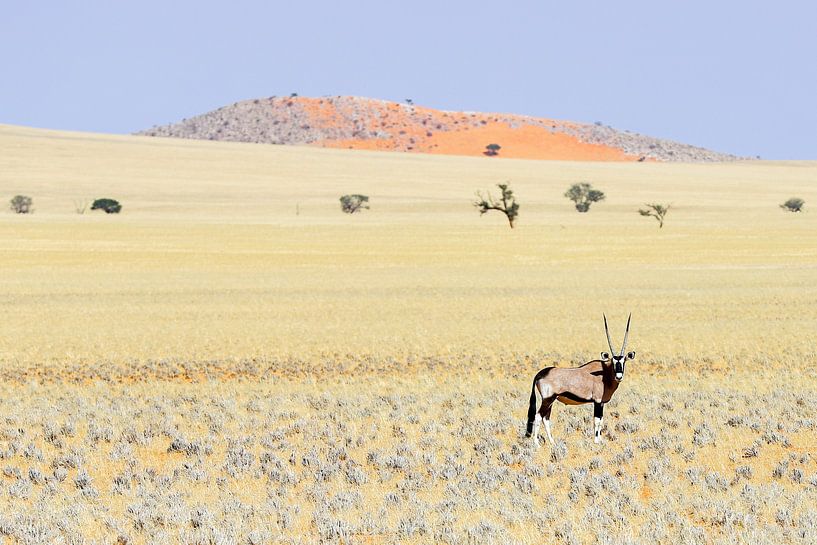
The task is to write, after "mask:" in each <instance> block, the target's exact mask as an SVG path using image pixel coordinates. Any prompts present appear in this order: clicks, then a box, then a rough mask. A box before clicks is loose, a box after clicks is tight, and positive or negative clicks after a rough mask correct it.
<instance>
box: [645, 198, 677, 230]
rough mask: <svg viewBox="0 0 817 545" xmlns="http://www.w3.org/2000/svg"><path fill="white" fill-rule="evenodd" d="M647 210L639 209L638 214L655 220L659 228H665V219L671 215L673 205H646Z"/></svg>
mask: <svg viewBox="0 0 817 545" xmlns="http://www.w3.org/2000/svg"><path fill="white" fill-rule="evenodd" d="M644 206H645V208H639V209H638V213H639V214H641V215H642V216H644V217H647V218H655V220H656V221H657V222H658V228H659V229H662V228H663V227H664V218H665V217H666V216H667V214H668V213H669V209H670V207H671V205H669V204H660V203H648V204H645V205H644Z"/></svg>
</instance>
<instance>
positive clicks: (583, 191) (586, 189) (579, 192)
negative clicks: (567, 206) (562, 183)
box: [565, 182, 605, 212]
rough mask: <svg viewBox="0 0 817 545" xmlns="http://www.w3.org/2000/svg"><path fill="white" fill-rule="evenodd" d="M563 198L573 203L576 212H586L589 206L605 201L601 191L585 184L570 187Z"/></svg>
mask: <svg viewBox="0 0 817 545" xmlns="http://www.w3.org/2000/svg"><path fill="white" fill-rule="evenodd" d="M565 197H567V198H568V199H570V200H571V201H573V204H574V205H575V206H576V210H578V211H579V212H587V211H589V210H590V205H591V204H593V203H594V202H599V201H603V200H604V199H605V195H604V192H603V191H599V190H598V189H594V188H593V185H592V184H589V183H587V182H581V183H578V184H573V185H571V186H570V188H569V189H568V190H567V191H565Z"/></svg>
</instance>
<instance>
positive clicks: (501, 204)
mask: <svg viewBox="0 0 817 545" xmlns="http://www.w3.org/2000/svg"><path fill="white" fill-rule="evenodd" d="M496 186H497V187H498V188H499V192H500V193H499V198H498V199H495V198H494V196H493V195H491V193H490V192H488V194H487V195H483V194H482V193H481V192H479V191H477V200H475V201H474V202H473V205H474V206H475V207H476V208H477V210H479V215H480V216H481V215H483V214H487V213H488V212H490V211H491V210H495V211H497V212H502V213H503V214H504V215H505V217H506V218H507V219H508V225H509V226H510V227H511V229H513V223H514V222H515V221H516V218H517V217H518V216H519V203H518V202H516V197H515V196H514V194H513V190H512V189H511V186H510V184H497V185H496Z"/></svg>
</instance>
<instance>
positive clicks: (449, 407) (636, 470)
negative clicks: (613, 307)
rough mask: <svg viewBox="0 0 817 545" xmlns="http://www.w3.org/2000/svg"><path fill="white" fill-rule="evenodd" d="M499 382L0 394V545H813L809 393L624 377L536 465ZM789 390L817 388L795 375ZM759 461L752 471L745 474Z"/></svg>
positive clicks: (813, 421) (20, 389)
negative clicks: (596, 420) (596, 424)
mask: <svg viewBox="0 0 817 545" xmlns="http://www.w3.org/2000/svg"><path fill="white" fill-rule="evenodd" d="M529 371H531V373H529V374H532V371H533V368H530V369H529ZM493 372H496V370H483V371H482V372H481V373H477V374H475V375H474V376H472V377H471V378H463V377H462V376H461V374H458V373H454V372H451V371H445V372H444V373H443V374H442V375H441V374H439V372H435V374H434V375H428V374H427V372H418V373H417V374H414V375H412V376H407V375H405V374H403V375H391V376H388V375H380V376H376V375H372V376H371V377H369V378H358V379H352V378H347V379H344V380H343V381H341V382H335V383H333V384H332V386H333V387H332V388H331V390H330V389H325V387H326V386H328V385H329V384H330V383H328V382H324V381H320V382H319V383H318V384H317V385H308V384H305V383H304V382H302V381H280V380H279V381H273V382H271V383H269V384H266V385H265V384H262V383H257V382H244V383H238V382H236V383H232V384H231V383H229V382H227V383H218V382H210V383H200V384H180V383H174V382H153V383H151V384H148V385H138V384H137V385H122V386H105V385H103V383H101V382H97V383H91V384H89V385H87V386H74V385H70V384H51V385H41V386H32V385H24V386H20V385H16V386H11V385H3V386H2V387H0V389H2V396H1V397H0V411H2V414H3V415H4V419H3V422H2V426H0V454H2V458H3V467H4V469H3V472H2V476H0V488H2V489H3V490H4V491H5V493H3V494H2V495H0V513H3V515H0V535H4V536H7V537H9V538H10V539H11V540H12V541H13V542H21V543H45V542H53V541H55V540H60V539H64V540H66V541H71V540H76V539H80V538H83V537H84V538H86V539H87V538H88V537H89V536H95V539H99V540H101V541H104V542H114V541H116V540H117V539H119V540H120V541H121V542H127V543H148V542H155V541H156V540H160V539H166V540H170V541H177V542H178V541H184V542H211V541H219V540H226V541H229V542H245V543H246V542H249V543H269V542H273V543H279V542H280V543H289V542H292V540H293V539H296V536H300V537H301V538H302V539H306V540H307V541H309V542H316V541H319V542H332V543H334V542H338V541H341V542H350V543H364V542H367V541H368V540H371V539H382V540H386V541H400V542H412V543H431V542H434V543H439V542H443V543H470V542H496V543H505V542H509V541H518V542H533V541H534V540H539V539H546V540H550V541H553V542H556V543H620V542H632V543H642V542H643V543H679V542H681V543H683V542H690V543H692V542H699V541H709V542H713V543H726V542H728V541H730V540H733V541H734V540H736V541H738V542H740V541H741V540H745V539H746V538H747V537H748V536H761V537H760V539H763V540H766V541H769V542H793V543H809V542H810V540H812V539H814V538H815V536H817V525H816V524H815V521H817V512H815V510H814V509H813V508H811V507H810V506H811V505H814V503H815V500H817V485H815V482H817V465H815V464H816V463H817V462H815V459H814V455H813V453H811V452H810V451H809V449H810V448H811V445H812V442H811V437H813V434H814V433H815V431H817V429H816V428H817V418H815V416H816V415H817V406H815V403H814V401H813V400H811V399H810V396H807V395H803V394H804V390H802V389H799V390H798V389H792V390H790V392H789V393H785V394H782V395H776V396H774V397H764V399H767V400H768V401H767V403H765V404H758V403H757V402H756V400H757V396H758V394H760V395H763V392H762V391H761V392H758V391H757V390H756V385H754V384H753V383H752V382H751V375H750V374H744V375H743V378H741V379H740V380H732V381H731V382H730V384H731V385H730V386H729V387H727V386H724V385H723V384H720V385H716V386H714V387H703V388H702V387H701V383H700V382H697V381H693V380H691V377H690V378H689V380H688V381H687V382H685V381H684V379H683V378H682V375H673V376H672V377H667V376H666V375H663V374H646V373H642V374H640V375H639V374H638V373H636V372H635V371H633V372H632V374H631V376H630V377H628V379H627V381H625V384H624V386H623V387H622V388H621V389H620V391H619V392H618V393H617V394H616V397H615V398H614V400H613V402H611V404H610V406H609V407H608V414H607V415H606V427H605V432H604V435H603V437H604V444H602V445H600V446H597V445H595V444H593V441H592V437H591V432H590V429H591V412H592V411H591V410H590V409H589V408H588V407H570V408H568V407H564V406H557V407H556V408H555V409H554V435H555V436H556V438H557V441H558V443H557V445H556V447H555V448H553V449H551V448H550V447H548V446H544V447H542V448H541V449H538V450H537V449H535V448H534V447H533V445H532V443H531V441H530V440H526V439H525V438H524V437H523V432H524V418H525V414H526V410H525V409H526V407H525V404H526V401H527V395H525V390H526V387H525V385H524V381H519V380H499V379H496V378H495V379H488V378H486V374H491V373H493ZM780 373H781V374H784V372H783V371H780ZM432 376H433V377H434V380H429V379H431V378H432ZM782 380H783V382H784V383H785V382H787V381H792V382H795V381H797V382H799V384H800V387H801V388H806V389H810V388H813V387H814V386H815V382H814V379H813V378H812V379H809V381H808V382H803V381H802V378H801V377H800V376H799V374H795V373H792V374H789V375H788V376H784V377H782ZM438 381H442V383H445V384H447V387H446V388H445V389H441V388H439V387H437V386H436V383H437V382H438ZM713 384H714V383H713ZM35 392H36V395H33V394H34V393H35ZM54 400H57V401H56V405H55V402H54ZM668 415H671V416H672V419H671V420H670V422H671V423H673V425H672V426H668V425H667V417H668ZM78 422H80V423H81V422H87V423H88V424H86V425H79V426H78V425H77V423H78ZM772 430H776V433H780V434H784V433H785V435H786V441H783V440H781V439H780V438H778V437H776V436H775V435H774V434H772V433H771V431H772ZM755 443H756V448H757V454H756V455H755V456H752V457H745V453H744V449H745V445H747V444H755Z"/></svg>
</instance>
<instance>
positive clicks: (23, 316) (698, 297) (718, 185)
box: [0, 127, 817, 545]
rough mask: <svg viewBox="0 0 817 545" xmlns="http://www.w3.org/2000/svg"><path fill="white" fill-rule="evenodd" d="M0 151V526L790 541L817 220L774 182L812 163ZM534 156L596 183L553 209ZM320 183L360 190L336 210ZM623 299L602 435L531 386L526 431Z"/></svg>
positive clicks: (411, 538)
mask: <svg viewBox="0 0 817 545" xmlns="http://www.w3.org/2000/svg"><path fill="white" fill-rule="evenodd" d="M17 131H21V132H22V134H19V135H18V133H17ZM0 146H2V148H3V149H4V150H8V153H9V154H11V155H10V157H11V160H10V162H9V164H11V165H18V166H16V167H14V168H10V169H3V170H0V188H5V190H6V193H7V194H8V195H13V194H14V192H15V191H18V189H17V188H20V187H23V188H26V189H25V191H26V192H30V193H31V194H32V195H33V196H35V197H36V199H37V213H36V215H35V216H33V217H31V218H28V220H31V221H23V222H21V221H19V219H20V218H19V217H15V216H13V215H12V214H10V213H7V214H5V215H0V260H2V263H3V277H2V278H3V282H4V286H5V287H4V291H3V296H2V299H0V304H2V305H3V312H2V313H0V331H3V335H2V336H0V542H4V543H13V544H18V543H23V544H35V543H48V544H51V543H82V542H85V543H117V542H118V543H133V544H143V543H144V544H147V543H151V544H152V543H162V542H167V543H282V544H284V543H286V544H294V543H341V542H344V543H372V542H385V543H463V544H465V543H541V542H547V543H556V544H559V545H563V544H584V543H590V544H593V545H596V544H598V545H602V544H612V543H625V544H633V545H638V544H642V543H643V544H654V543H658V544H670V543H671V544H677V543H687V544H699V543H707V544H710V543H711V544H727V543H729V544H731V543H747V542H751V543H753V544H756V545H765V544H780V543H795V544H809V543H812V542H814V540H815V532H817V524H816V523H815V522H816V521H817V513H815V507H814V505H815V504H817V501H815V500H817V461H815V453H814V439H813V438H814V436H815V432H817V430H815V426H816V425H817V424H816V423H817V406H815V399H814V395H813V392H814V390H815V388H817V372H815V369H817V360H815V351H814V342H813V339H812V336H811V335H809V332H811V331H814V330H815V329H817V306H815V305H814V300H815V297H816V296H817V286H815V284H814V268H815V265H817V252H815V251H814V248H817V228H816V227H817V225H816V224H815V222H817V216H815V215H813V214H801V215H798V217H797V218H796V219H797V220H798V221H791V219H792V217H790V215H788V214H781V213H780V210H778V208H777V206H776V205H777V203H779V202H780V197H779V193H780V191H785V192H786V193H785V194H791V195H800V196H801V197H802V198H803V199H805V200H807V201H811V200H812V199H813V198H814V191H815V189H814V186H813V180H814V179H815V176H814V174H815V166H814V165H811V164H809V163H802V164H800V163H798V164H791V163H783V164H776V163H762V162H761V163H756V164H753V165H751V166H750V165H742V164H729V165H716V166H701V165H662V164H655V163H650V162H644V163H634V164H632V165H628V164H617V165H607V164H590V163H546V162H534V161H488V160H485V159H481V158H454V157H445V158H441V157H431V158H423V157H418V156H406V155H398V154H366V153H346V152H343V151H340V150H320V149H311V148H295V147H292V148H287V147H281V146H269V147H264V146H244V145H238V144H229V143H212V142H198V141H172V142H165V141H162V140H152V139H145V138H135V137H114V136H110V135H104V136H103V135H100V136H96V135H82V134H77V133H51V132H40V131H33V130H31V131H29V130H19V129H8V128H6V127H0ZM34 161H39V163H38V164H39V165H41V168H39V169H38V170H37V171H36V172H32V171H29V170H27V169H26V168H24V165H29V164H32V162H34ZM237 164H240V165H242V167H241V171H240V173H239V172H237V171H236V165H237ZM145 165H151V168H150V169H146V168H145ZM747 173H751V175H747ZM100 180H102V181H104V182H100ZM496 180H513V189H514V190H518V192H519V194H520V195H521V196H523V198H524V205H525V210H526V213H525V214H526V215H525V221H524V222H523V223H519V224H518V225H516V226H515V230H514V231H513V232H512V233H511V232H509V231H508V230H507V229H505V228H504V224H505V221H506V217H505V216H504V214H498V213H497V214H488V215H487V216H486V217H485V218H482V219H481V220H480V219H479V218H477V217H476V215H475V214H474V208H473V207H472V206H471V204H470V203H469V202H468V201H467V199H466V198H463V196H467V195H469V194H471V192H472V191H473V189H474V187H475V186H476V187H483V186H488V185H489V184H492V183H494V182H495V181H496ZM565 180H587V181H588V183H593V184H594V185H599V186H601V187H604V189H605V191H609V197H608V200H607V201H606V202H605V206H604V207H599V208H598V209H594V213H593V214H582V215H579V214H576V213H575V211H574V210H573V207H572V206H571V207H568V206H565V204H566V203H565V202H564V198H563V197H562V193H563V192H564V185H565V182H564V181H565ZM656 180H657V181H656ZM294 181H297V183H294ZM350 181H353V183H354V184H355V185H354V188H355V189H356V190H357V191H360V192H361V193H366V194H374V193H372V192H373V191H376V192H377V193H376V194H377V214H371V215H369V216H368V217H359V218H356V219H359V220H362V221H355V222H350V221H348V220H349V218H348V217H345V216H344V215H343V214H338V213H337V212H338V209H337V207H338V196H339V195H342V194H343V193H344V192H346V191H348V190H349V187H350V183H352V182H350ZM477 184H479V185H477ZM483 184H484V185H483ZM737 184H740V188H741V191H740V192H739V193H738V194H735V193H734V192H731V191H724V188H730V187H733V186H734V185H737ZM29 188H30V189H29ZM495 191H496V190H495ZM76 195H116V196H117V198H119V199H121V201H122V202H125V203H127V204H128V213H127V214H123V215H122V216H121V217H119V218H118V219H117V221H115V222H110V221H106V219H107V218H103V217H97V218H94V217H87V216H78V215H76V214H75V213H74V211H73V210H72V209H71V207H70V203H71V201H72V199H73V198H75V197H76ZM670 199H675V200H676V202H684V203H693V202H694V203H695V205H694V206H691V205H689V206H687V205H685V206H683V207H681V206H679V207H678V208H673V215H672V220H671V221H672V229H671V232H663V233H659V232H658V230H655V229H652V228H651V229H645V228H643V227H644V226H639V225H638V222H639V221H641V220H638V219H637V216H636V215H635V214H634V212H633V209H634V206H635V205H637V203H643V202H669V201H670ZM295 203H301V204H302V205H303V206H302V207H301V214H300V216H297V217H296V216H295V214H293V210H292V207H293V205H295ZM236 210H240V213H236ZM750 216H751V217H752V219H753V221H752V222H747V221H746V218H747V217H750ZM668 235H669V236H668ZM629 311H632V312H633V323H632V327H631V332H630V338H629V346H630V347H631V348H632V349H633V350H636V351H638V354H639V356H638V359H636V360H634V361H633V362H631V363H629V364H628V366H627V374H626V378H625V380H624V382H623V383H622V385H621V387H620V388H619V389H618V391H617V392H616V395H615V397H614V398H613V400H612V402H611V403H610V404H609V405H608V406H607V407H606V409H605V422H604V431H603V433H602V444H601V445H595V444H594V443H593V436H592V429H593V423H592V409H591V408H590V407H586V406H585V407H565V406H562V405H558V406H556V407H555V408H554V418H553V422H554V425H553V434H554V436H555V439H556V442H557V445H556V447H555V448H553V449H551V448H549V447H548V446H542V448H540V449H538V450H537V449H535V448H534V447H533V445H532V441H531V440H529V439H525V438H524V433H525V421H526V416H527V415H526V412H527V404H528V396H529V395H530V386H531V383H530V381H531V379H532V377H533V375H534V374H535V373H536V371H538V370H539V369H541V368H542V367H546V366H549V365H558V366H573V365H578V364H581V363H583V362H585V361H587V360H589V359H592V358H594V357H596V356H597V354H598V353H599V351H601V350H604V349H606V348H607V346H606V344H607V343H606V339H605V337H604V331H603V326H602V325H601V324H600V319H601V315H602V312H606V313H607V316H608V317H609V318H610V319H611V324H610V325H611V330H615V331H621V330H623V328H624V322H625V320H626V316H627V314H626V313H627V312H629Z"/></svg>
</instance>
